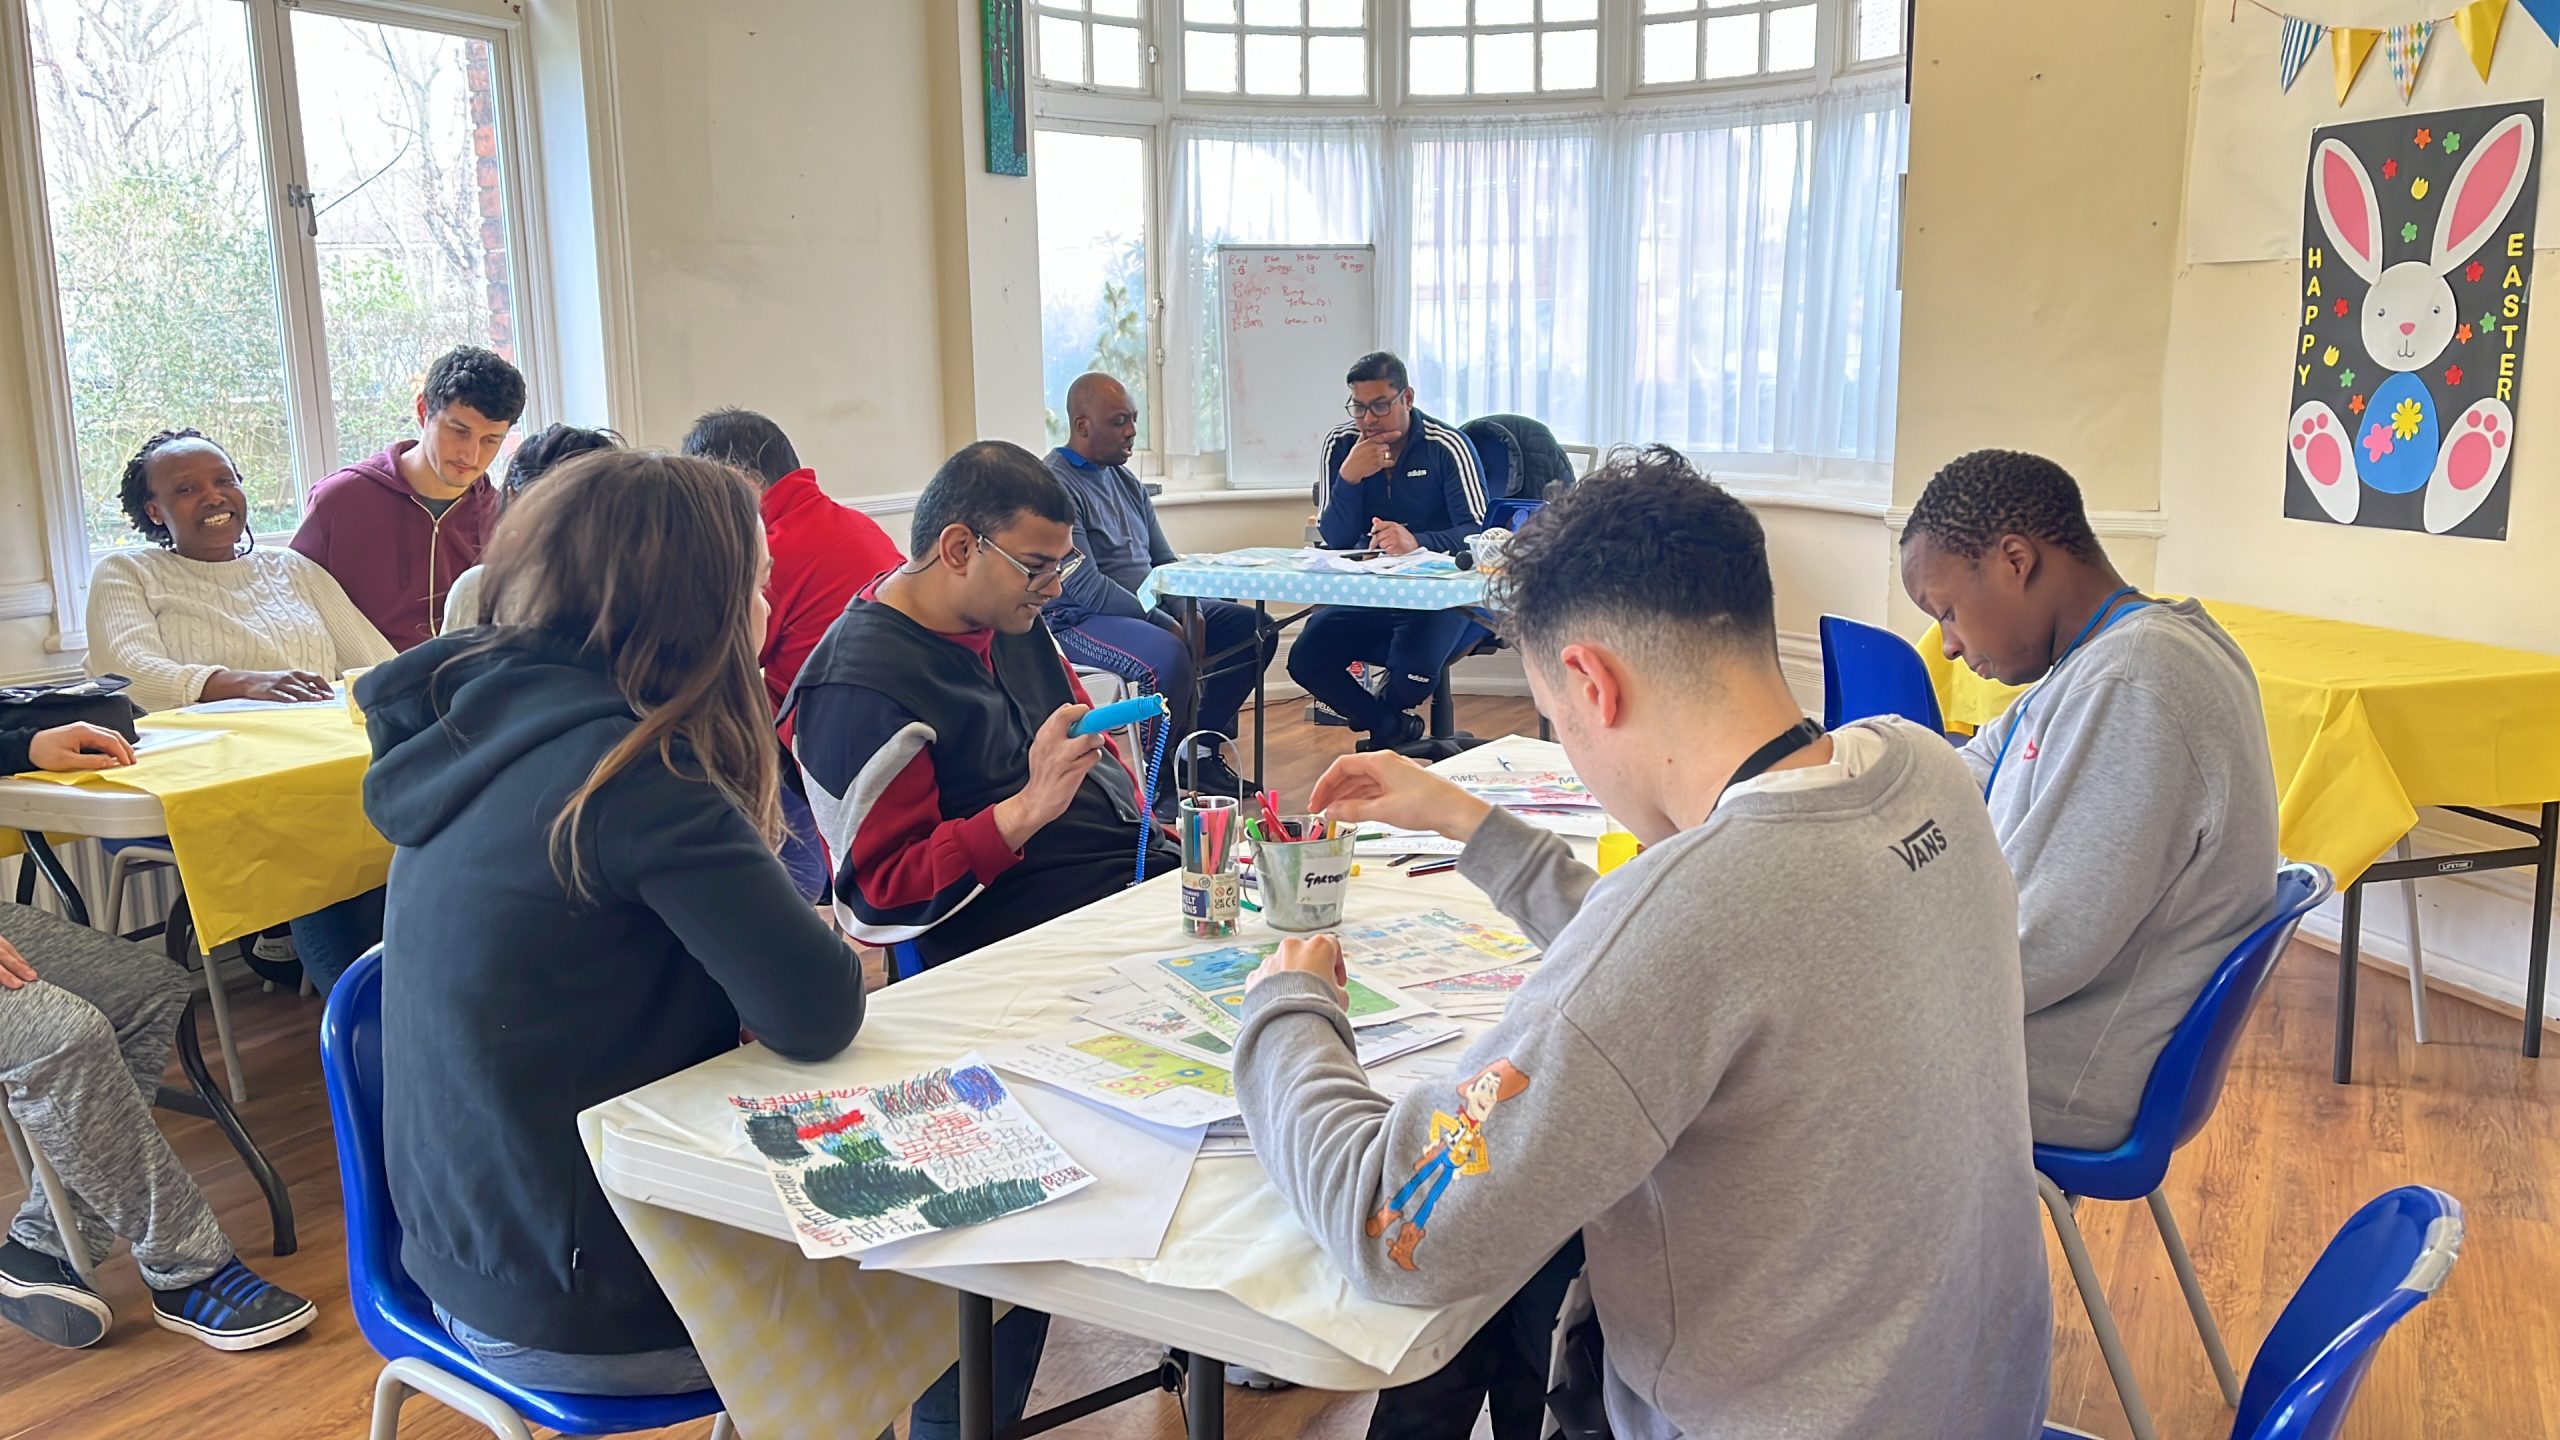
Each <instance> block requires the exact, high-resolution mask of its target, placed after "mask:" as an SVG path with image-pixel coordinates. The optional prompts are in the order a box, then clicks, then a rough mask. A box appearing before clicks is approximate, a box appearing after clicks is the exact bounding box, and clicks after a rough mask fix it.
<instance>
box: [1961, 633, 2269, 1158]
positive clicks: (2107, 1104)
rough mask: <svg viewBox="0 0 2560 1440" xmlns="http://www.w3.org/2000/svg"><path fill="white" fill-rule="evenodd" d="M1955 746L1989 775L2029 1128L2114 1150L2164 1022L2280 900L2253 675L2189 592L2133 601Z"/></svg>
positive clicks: (2046, 1137)
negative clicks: (2010, 926) (2016, 960)
mask: <svg viewBox="0 0 2560 1440" xmlns="http://www.w3.org/2000/svg"><path fill="white" fill-rule="evenodd" d="M2021 716H2023V717H2024V718H2023V720H2022V719H2021ZM2012 729H2015V730H2016V731H2017V735H2016V738H2015V739H2011V738H2010V732H2011V730H2012ZM2003 743H2006V744H2007V745H2008V747H2009V749H2008V754H2007V756H2006V757H2005V758H2001V759H2000V760H1999V773H1998V775H1997V777H1996V778H1994V777H1993V775H1992V764H1993V759H1994V757H1996V756H1999V755H2000V747H2001V745H2002V744H2003ZM1964 759H1965V764H1966V766H1967V767H1968V768H1969V769H1971V770H1972V771H1973V774H1974V785H1975V787H1976V788H1977V789H1979V788H1980V787H1982V786H1983V785H1984V784H1985V783H1989V784H1990V786H1991V790H1990V795H1989V797H1988V798H1989V800H1990V805H1991V824H1992V828H1993V829H1994V830H1996V831H1997V832H1998V833H1999V836H2000V848H2001V849H2002V850H2003V851H2004V852H2006V853H2007V855H2008V857H2009V865H2010V868H2011V869H2013V870H2014V871H2016V872H2017V876H2018V912H2019V917H2018V923H2019V927H2020V928H2019V939H2018V949H2019V953H2020V956H2021V958H2022V960H2023V961H2024V963H2025V965H2026V995H2027V1100H2028V1105H2029V1109H2030V1113H2031V1114H2032V1116H2033V1118H2034V1123H2035V1133H2036V1139H2037V1141H2038V1142H2039V1143H2042V1144H2046V1145H2068V1146H2071V1147H2073V1148H2074V1149H2083V1150H2102V1149H2106V1148H2109V1147H2111V1146H2113V1145H2115V1144H2117V1143H2118V1142H2120V1141H2122V1140H2123V1139H2124V1138H2125V1136H2126V1135H2128V1134H2130V1133H2131V1132H2132V1130H2133V1116H2134V1111H2135V1110H2136V1109H2138V1108H2139V1107H2140V1104H2141V1100H2142V1087H2143V1084H2144V1082H2146V1081H2147V1080H2148V1079H2149V1078H2150V1076H2151V1062H2152V1061H2154V1060H2156V1059H2158V1058H2159V1055H2160V1050H2161V1048H2162V1047H2163V1046H2165V1045H2167V1044H2168V1043H2169V1032H2170V1031H2172V1030H2174V1029H2176V1028H2177V1026H2178V1021H2179V1020H2180V1019H2181V1018H2183V1017H2184V1016H2185V1015H2186V1013H2187V1007H2188V1006H2189V1005H2192V1004H2194V1003H2195V998H2196V996H2197V994H2198V993H2200V992H2201V991H2202V990H2203V989H2204V986H2205V982H2206V981H2207V980H2209V979H2211V978H2213V972H2214V969H2215V968H2216V967H2217V966H2219V965H2220V964H2221V963H2222V961H2223V958H2224V957H2225V956H2227V955H2229V954H2230V953H2231V949H2232V947H2233V946H2235V945H2237V944H2239V943H2240V941H2241V940H2242V939H2244V938H2246V937H2247V935H2248V934H2249V932H2250V931H2251V930H2254V929H2256V928H2257V927H2258V925H2259V924H2260V923H2261V922H2263V921H2264V920H2265V919H2266V918H2267V917H2268V916H2269V915H2271V914H2273V913H2274V912H2275V896H2276V864H2277V857H2276V782H2275V764H2274V762H2273V761H2271V760H2269V759H2268V758H2267V721H2266V713H2265V711H2264V710H2262V709H2261V708H2260V707H2259V703H2258V679H2257V675H2256V673H2255V672H2254V671H2252V670H2251V669H2250V668H2249V659H2248V657H2247V656H2246V655H2244V654H2242V653H2241V650H2240V647H2239V646H2238V645H2237V644H2236V643H2234V642H2233V641H2232V639H2231V637H2230V636H2229V635H2226V634H2224V633H2223V630H2222V627H2221V626H2219V625H2217V624H2215V623H2213V617H2212V616H2210V615H2207V614H2206V613H2205V611H2204V607H2203V606H2202V605H2200V604H2198V603H2196V602H2195V601H2193V600H2180V601H2177V602H2175V603H2166V602H2159V603H2153V604H2150V605H2146V606H2144V607H2143V608H2141V609H2139V610H2136V611H2133V612H2131V613H2129V614H2127V615H2126V616H2125V617H2124V618H2123V619H2122V620H2119V621H2117V622H2116V623H2115V624H2113V625H2111V626H2109V627H2108V628H2107V629H2105V630H2104V631H2101V632H2100V633H2099V634H2097V635H2094V636H2092V637H2090V639H2089V640H2088V641H2086V642H2085V643H2083V644H2082V646H2081V647H2080V649H2079V650H2078V651H2077V652H2076V653H2074V654H2072V655H2069V656H2067V657H2065V658H2064V660H2063V662H2062V664H2060V665H2058V666H2056V667H2055V668H2054V670H2053V672H2052V673H2051V674H2050V675H2048V676H2046V678H2045V680H2044V682H2043V683H2042V684H2040V685H2038V686H2037V687H2036V688H2035V689H2034V690H2032V691H2030V692H2028V693H2027V694H2026V695H2023V696H2021V697H2019V699H2018V700H2017V701H2015V702H2013V703H2012V704H2011V705H2010V706H2009V710H2008V713H2006V714H2004V715H2002V716H2001V717H2000V718H1999V719H1997V720H1994V721H1993V722H1991V723H1990V724H1989V725H1986V726H1984V727H1983V729H1982V731H1981V733H1980V734H1978V735H1976V736H1974V738H1973V743H1971V744H1970V745H1968V746H1966V747H1965V750H1964Z"/></svg>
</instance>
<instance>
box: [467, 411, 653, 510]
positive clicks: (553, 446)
mask: <svg viewBox="0 0 2560 1440" xmlns="http://www.w3.org/2000/svg"><path fill="white" fill-rule="evenodd" d="M473 408H475V409H477V408H478V407H477V406H475V407H473ZM621 448H623V439H622V436H621V435H619V434H617V433H616V432H614V431H611V430H589V429H586V428H584V427H582V426H577V425H561V424H552V425H545V426H543V427H542V428H541V429H539V430H536V431H535V432H533V433H532V434H531V435H528V436H526V437H525V441H524V443H523V444H521V445H518V446H517V447H516V453H515V455H514V457H513V458H512V459H510V460H508V461H507V483H506V486H505V489H506V493H507V498H508V499H509V500H513V499H515V498H516V497H517V496H518V495H521V494H523V493H524V492H525V487H527V486H529V485H531V484H532V483H533V482H534V481H536V480H539V479H541V478H542V477H543V476H544V475H546V474H548V473H549V472H550V470H551V468H552V467H553V466H555V465H558V464H560V463H561V462H563V461H565V460H571V459H574V458H576V457H578V456H580V455H584V454H586V453H587V452H588V451H590V450H619V449H621Z"/></svg>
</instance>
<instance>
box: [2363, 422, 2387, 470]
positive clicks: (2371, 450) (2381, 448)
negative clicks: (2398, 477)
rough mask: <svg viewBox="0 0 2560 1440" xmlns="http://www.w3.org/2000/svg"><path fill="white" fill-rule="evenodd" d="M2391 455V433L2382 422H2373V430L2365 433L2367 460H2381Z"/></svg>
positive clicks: (2365, 454)
mask: <svg viewBox="0 0 2560 1440" xmlns="http://www.w3.org/2000/svg"><path fill="white" fill-rule="evenodd" d="M2390 453H2391V431H2390V430H2389V429H2387V428H2385V427H2384V425H2383V423H2382V422H2381V421H2379V420H2376V421H2374V422H2373V428H2372V429H2370V430H2367V431H2366V432H2364V456H2365V459H2366V460H2367V461H2374V460H2379V459H2381V458H2382V457H2383V456H2385V455H2388V454H2390Z"/></svg>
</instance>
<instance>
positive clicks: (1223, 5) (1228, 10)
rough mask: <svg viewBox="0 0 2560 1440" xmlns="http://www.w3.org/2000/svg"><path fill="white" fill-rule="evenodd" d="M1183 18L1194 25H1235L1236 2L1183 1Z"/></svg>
mask: <svg viewBox="0 0 2560 1440" xmlns="http://www.w3.org/2000/svg"><path fill="white" fill-rule="evenodd" d="M1182 18H1183V19H1185V20H1188V21H1190V22H1191V23H1192V24H1194V25H1233V24H1234V23H1236V0H1182ZM1229 88H1233V87H1229Z"/></svg>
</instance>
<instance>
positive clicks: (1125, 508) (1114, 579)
mask: <svg viewBox="0 0 2560 1440" xmlns="http://www.w3.org/2000/svg"><path fill="white" fill-rule="evenodd" d="M1067 427H1068V428H1067V443H1066V444H1064V445H1061V446H1059V447H1058V448H1057V449H1055V450H1052V451H1050V452H1049V461H1048V463H1049V473H1050V474H1052V475H1055V476H1057V477H1058V482H1059V483H1060V484H1062V485H1064V486H1066V487H1067V493H1068V494H1069V495H1070V496H1073V497H1074V499H1075V505H1076V525H1075V545H1076V549H1077V550H1078V551H1080V552H1082V553H1083V554H1084V555H1085V557H1086V563H1085V564H1083V565H1081V566H1078V567H1077V568H1076V569H1075V570H1073V571H1071V572H1069V573H1068V575H1067V577H1066V588H1065V589H1064V590H1063V591H1062V592H1061V593H1060V594H1059V596H1058V598H1057V599H1055V600H1052V601H1050V602H1049V610H1048V615H1047V619H1048V622H1049V628H1050V629H1051V630H1053V631H1055V632H1057V636H1058V644H1059V647H1060V648H1062V649H1064V650H1065V651H1066V652H1067V658H1069V659H1071V660H1073V661H1075V662H1076V663H1077V664H1079V665H1085V666H1090V667H1091V668H1093V669H1096V670H1107V671H1109V672H1111V673H1112V674H1114V675H1117V676H1119V677H1120V678H1121V679H1122V680H1125V681H1127V682H1129V684H1131V685H1132V686H1134V687H1136V688H1137V689H1139V690H1142V691H1146V692H1150V693H1153V694H1157V695H1162V696H1164V697H1165V699H1166V701H1167V702H1168V703H1169V704H1170V705H1171V707H1172V722H1171V723H1172V725H1173V733H1174V734H1175V736H1177V737H1179V736H1184V735H1188V734H1190V733H1191V732H1192V731H1193V730H1194V729H1195V728H1197V729H1206V730H1214V731H1216V732H1217V733H1219V734H1221V735H1224V736H1227V737H1228V738H1230V739H1232V738H1234V736H1235V733H1236V716H1237V713H1238V712H1239V711H1241V710H1242V709H1243V708H1244V697H1245V696H1247V695H1249V694H1251V693H1252V692H1253V678H1254V676H1256V675H1258V674H1260V673H1261V671H1262V667H1263V666H1265V665H1268V664H1270V663H1271V654H1272V651H1273V650H1274V649H1275V648H1277V645H1278V640H1279V637H1278V634H1277V632H1276V631H1265V632H1263V633H1261V634H1260V635H1259V636H1257V634H1256V620H1255V617H1254V613H1253V607H1252V606H1250V605H1239V604H1236V603H1235V602H1234V601H1232V600H1203V601H1201V602H1199V604H1200V628H1201V631H1202V639H1203V642H1204V644H1205V645H1206V647H1207V652H1208V654H1209V655H1210V657H1211V662H1212V664H1211V669H1210V672H1209V674H1207V675H1206V676H1202V677H1200V680H1199V690H1198V692H1197V695H1198V708H1197V710H1196V712H1195V710H1194V708H1193V698H1194V692H1193V689H1192V683H1193V676H1192V664H1191V642H1190V640H1189V638H1188V637H1186V636H1185V635H1184V634H1183V633H1182V627H1181V625H1180V624H1179V622H1177V621H1175V620H1174V618H1173V617H1172V616H1170V615H1167V614H1166V613H1165V612H1164V611H1162V610H1159V609H1154V608H1151V607H1149V606H1148V605H1147V604H1146V603H1145V602H1144V601H1142V600H1140V599H1139V598H1138V591H1139V589H1140V588H1141V587H1143V586H1144V585H1145V584H1146V583H1147V577H1148V576H1149V575H1151V574H1153V573H1154V571H1155V567H1157V566H1159V565H1167V564H1171V563H1172V562H1173V558H1174V552H1173V546H1172V544H1171V543H1170V542H1169V541H1167V540H1166V539H1165V538H1164V527H1163V526H1161V525H1159V524H1157V523H1156V512H1155V507H1154V506H1153V505H1152V504H1150V503H1148V500H1147V492H1146V490H1145V489H1144V488H1143V487H1141V486H1140V485H1139V484H1138V477H1137V476H1135V475H1133V474H1131V473H1130V472H1129V456H1130V454H1131V453H1132V452H1133V451H1134V450H1135V449H1136V448H1137V442H1138V407H1137V405H1136V403H1135V402H1133V401H1131V400H1130V398H1129V391H1128V387H1126V386H1124V385H1122V384H1121V383H1120V382H1119V381H1117V380H1115V379H1113V378H1111V377H1110V376H1108V375H1105V374H1103V373H1102V372H1100V371H1098V370H1097V371H1095V372H1093V373H1091V374H1089V375H1080V376H1078V377H1076V381H1075V383H1074V384H1072V385H1069V386H1068V387H1067ZM1257 639H1258V640H1259V643H1258V644H1257V643H1255V642H1256V641H1257ZM1220 657H1224V658H1220ZM1192 778H1193V787H1194V788H1195V789H1198V790H1202V791H1206V792H1209V793H1211V794H1220V795H1242V794H1245V793H1247V792H1248V791H1250V790H1251V789H1252V788H1253V787H1252V786H1251V785H1250V784H1249V783H1248V782H1246V781H1245V780H1244V779H1243V778H1242V777H1241V776H1239V775H1237V774H1236V772H1235V771H1234V769H1233V768H1231V767H1230V766H1229V765H1228V764H1227V761H1226V758H1225V757H1224V756H1223V755H1222V754H1221V753H1219V751H1217V750H1214V749H1210V748H1208V747H1205V746H1204V747H1203V748H1202V751H1201V754H1200V765H1199V769H1198V771H1197V773H1196V774H1195V775H1194V776H1193V777H1192Z"/></svg>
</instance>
